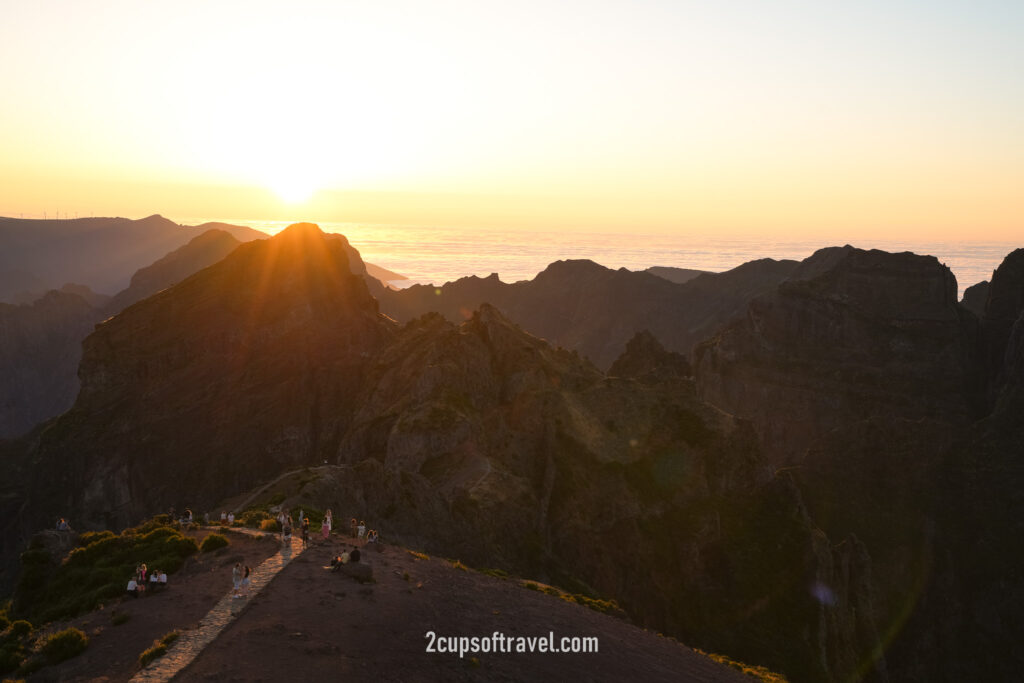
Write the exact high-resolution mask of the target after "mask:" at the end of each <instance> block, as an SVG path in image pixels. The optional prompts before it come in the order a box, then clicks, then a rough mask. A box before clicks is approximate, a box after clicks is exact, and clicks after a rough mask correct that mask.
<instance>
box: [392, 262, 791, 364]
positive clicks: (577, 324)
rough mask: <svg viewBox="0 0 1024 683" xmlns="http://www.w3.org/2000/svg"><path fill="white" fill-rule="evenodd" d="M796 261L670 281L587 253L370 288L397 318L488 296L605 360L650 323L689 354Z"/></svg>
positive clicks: (451, 312) (456, 313) (456, 316)
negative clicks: (519, 269) (520, 272)
mask: <svg viewBox="0 0 1024 683" xmlns="http://www.w3.org/2000/svg"><path fill="white" fill-rule="evenodd" d="M795 266H796V262H794V261H772V260H770V259H765V260H762V261H754V262H751V263H747V264H744V265H742V266H740V267H738V268H735V269H733V270H731V271H728V272H725V273H704V274H702V275H700V276H698V277H695V278H693V279H691V280H689V281H687V282H686V283H684V284H677V283H675V282H670V281H669V280H667V279H665V278H662V277H657V276H655V275H652V274H650V273H647V272H642V273H638V272H633V271H629V270H626V269H625V268H621V269H619V270H611V269H609V268H605V267H604V266H600V265H598V264H596V263H594V262H593V261H586V260H578V261H556V262H555V263H552V264H551V265H549V266H548V267H547V268H546V269H545V270H544V271H542V272H541V273H538V275H537V277H535V278H534V279H533V280H529V281H523V282H516V283H513V284H505V283H503V282H501V281H500V280H499V279H498V275H497V274H496V273H494V274H491V275H490V276H489V277H486V278H478V277H468V278H462V279H460V280H457V281H456V282H449V283H447V284H445V285H444V286H443V287H433V286H423V285H418V286H413V287H409V288H408V289H404V290H401V291H388V292H382V293H379V294H376V295H377V296H378V298H379V299H380V302H381V310H382V311H383V312H384V313H386V314H388V315H389V316H391V317H393V318H394V319H396V320H398V321H400V322H405V321H408V320H411V319H413V318H415V317H417V316H420V315H422V314H424V313H427V312H437V313H441V314H442V315H443V316H444V317H446V318H447V319H448V320H450V321H452V322H460V321H462V320H465V319H467V318H468V317H469V316H470V315H471V314H472V312H473V311H475V310H476V309H477V308H478V307H479V306H480V304H482V303H490V304H492V305H494V306H496V307H497V308H498V309H500V310H501V311H502V312H503V313H504V314H505V315H507V316H508V317H509V318H511V319H512V320H515V321H516V322H517V323H519V324H520V325H522V326H523V328H524V329H525V330H527V331H528V332H530V333H531V334H535V335H537V336H539V337H542V338H544V339H547V340H548V341H550V342H551V343H552V344H554V345H556V346H563V347H565V348H568V349H572V350H574V351H578V352H580V353H581V354H583V355H584V356H586V357H587V358H589V359H591V360H592V361H593V362H594V363H595V364H596V365H598V367H601V368H607V367H608V366H610V365H611V363H612V362H613V361H614V360H615V359H616V358H618V357H619V356H620V355H621V354H622V352H623V351H624V350H625V347H626V343H627V342H628V341H629V340H630V339H631V338H632V337H633V335H635V334H636V333H637V332H640V331H641V330H649V331H650V332H651V333H652V334H653V335H654V336H655V337H656V338H657V339H658V340H660V341H661V343H662V344H664V345H665V347H666V348H667V349H669V350H670V351H675V352H678V353H683V354H689V352H690V350H691V347H692V346H693V345H694V344H695V343H697V342H698V341H701V340H703V339H704V338H705V337H707V336H709V335H710V334H712V333H713V332H714V331H716V330H717V329H718V328H719V327H720V326H721V325H723V324H725V323H726V322H728V321H730V320H732V318H733V317H735V316H736V315H738V314H739V313H740V312H742V310H743V309H744V308H745V307H746V304H747V302H749V301H750V299H751V298H753V297H754V296H757V295H758V294H761V293H763V292H766V291H770V290H771V289H773V288H774V287H775V286H776V285H777V284H778V283H779V282H780V281H781V280H783V279H784V278H785V277H786V276H787V275H788V274H789V272H790V271H791V270H792V269H793V268H794V267H795Z"/></svg>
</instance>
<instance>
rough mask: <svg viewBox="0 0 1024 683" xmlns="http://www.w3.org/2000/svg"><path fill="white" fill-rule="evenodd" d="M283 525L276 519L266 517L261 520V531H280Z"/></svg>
mask: <svg viewBox="0 0 1024 683" xmlns="http://www.w3.org/2000/svg"><path fill="white" fill-rule="evenodd" d="M280 530H281V525H280V524H278V523H277V520H276V519H265V520H263V521H262V522H260V531H280Z"/></svg>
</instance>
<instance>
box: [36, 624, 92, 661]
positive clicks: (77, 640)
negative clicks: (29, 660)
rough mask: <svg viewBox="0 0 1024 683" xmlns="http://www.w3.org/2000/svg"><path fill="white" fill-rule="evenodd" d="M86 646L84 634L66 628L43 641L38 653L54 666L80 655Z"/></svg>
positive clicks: (86, 638)
mask: <svg viewBox="0 0 1024 683" xmlns="http://www.w3.org/2000/svg"><path fill="white" fill-rule="evenodd" d="M88 646H89V638H88V637H86V635H85V633H83V632H82V631H81V630H80V629H77V628H66V629H64V630H63V631H57V632H56V633H54V634H53V635H51V636H49V637H48V638H47V639H46V640H44V641H43V645H42V647H41V648H39V652H40V654H42V655H43V657H45V658H46V660H47V661H48V662H49V663H50V664H56V663H58V662H63V661H64V660H65V659H71V658H72V657H76V656H78V655H80V654H82V652H83V651H85V648H87V647H88Z"/></svg>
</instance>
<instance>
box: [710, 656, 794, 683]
mask: <svg viewBox="0 0 1024 683" xmlns="http://www.w3.org/2000/svg"><path fill="white" fill-rule="evenodd" d="M693 651H694V652H696V653H698V654H702V655H704V656H705V657H707V658H708V659H711V660H714V661H716V662H718V663H719V664H725V665H726V666H728V667H730V668H732V669H736V670H737V671H740V672H742V673H745V674H746V675H748V676H753V677H754V678H757V679H760V680H761V681H763V683H789V681H788V680H787V679H786V677H785V676H783V675H782V674H777V673H775V672H774V671H770V670H768V669H767V668H765V667H763V666H751V665H750V664H744V663H743V662H737V661H736V660H735V659H731V658H729V657H726V656H725V655H716V654H714V653H711V652H705V651H704V650H698V649H696V648H694V650H693Z"/></svg>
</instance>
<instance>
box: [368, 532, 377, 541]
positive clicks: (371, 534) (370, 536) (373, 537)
mask: <svg viewBox="0 0 1024 683" xmlns="http://www.w3.org/2000/svg"><path fill="white" fill-rule="evenodd" d="M366 542H367V543H376V542H377V532H376V530H374V529H370V531H369V533H367V534H366Z"/></svg>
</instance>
